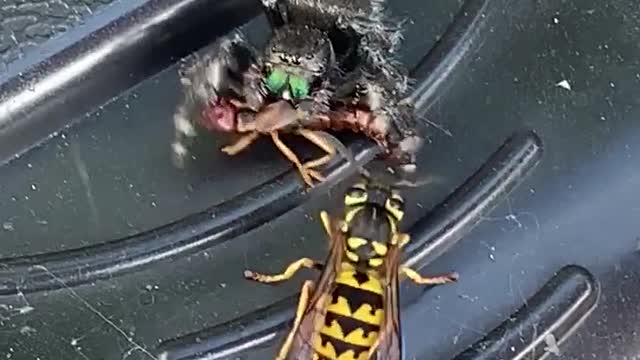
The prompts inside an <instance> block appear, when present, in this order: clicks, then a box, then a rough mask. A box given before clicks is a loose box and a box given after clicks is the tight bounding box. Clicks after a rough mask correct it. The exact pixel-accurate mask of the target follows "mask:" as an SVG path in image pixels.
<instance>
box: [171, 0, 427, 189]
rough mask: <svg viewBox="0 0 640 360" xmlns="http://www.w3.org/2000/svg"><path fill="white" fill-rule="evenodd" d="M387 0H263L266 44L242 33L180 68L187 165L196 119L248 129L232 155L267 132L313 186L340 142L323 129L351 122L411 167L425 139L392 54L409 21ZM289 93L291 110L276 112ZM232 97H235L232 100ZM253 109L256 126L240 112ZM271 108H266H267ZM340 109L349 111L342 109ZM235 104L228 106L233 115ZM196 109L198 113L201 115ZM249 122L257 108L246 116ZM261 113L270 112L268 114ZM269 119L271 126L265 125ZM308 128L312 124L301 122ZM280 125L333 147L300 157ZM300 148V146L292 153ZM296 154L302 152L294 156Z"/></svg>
mask: <svg viewBox="0 0 640 360" xmlns="http://www.w3.org/2000/svg"><path fill="white" fill-rule="evenodd" d="M385 3H386V2H385V1H384V0H357V1H344V0H320V1H319V0H262V7H263V11H264V13H265V14H266V16H267V19H268V20H269V24H270V27H271V30H272V34H271V36H270V37H269V39H268V41H267V42H266V44H265V45H264V46H262V47H260V48H258V47H256V46H254V45H252V44H251V43H250V42H249V41H247V40H246V39H245V38H244V36H243V35H242V34H240V33H236V34H234V35H232V36H230V37H227V38H223V39H222V40H220V41H218V42H217V43H216V44H215V45H214V46H213V47H212V48H211V49H208V51H206V52H205V53H204V55H202V56H198V55H194V56H193V60H194V61H192V62H191V63H187V64H186V65H185V66H183V67H182V68H181V83H182V85H183V94H184V100H183V102H182V103H181V104H179V105H178V108H177V110H176V113H175V114H174V126H175V129H176V135H175V140H174V142H173V144H172V148H173V153H174V159H175V160H176V163H177V164H178V165H180V166H182V162H183V161H184V158H185V156H186V155H187V153H188V151H187V145H188V143H189V139H190V138H192V137H194V136H195V135H196V131H195V128H194V123H197V122H200V123H202V122H203V121H204V122H205V123H208V124H209V125H210V127H209V129H214V130H218V131H224V132H231V133H238V134H240V135H241V137H240V138H239V139H238V141H237V142H235V143H234V144H232V145H229V146H227V147H224V148H223V149H222V151H223V152H225V153H227V154H229V155H233V154H236V153H237V152H239V151H240V150H242V149H244V148H246V147H247V146H249V144H251V143H252V142H253V141H254V140H255V139H256V138H257V137H258V136H259V135H260V134H268V135H270V136H271V138H272V140H273V141H274V143H275V144H276V146H277V147H278V148H279V149H280V151H282V152H283V153H284V154H285V155H286V156H287V158H288V159H289V160H291V161H292V162H294V163H295V164H296V166H297V167H298V170H299V171H300V173H301V175H302V176H303V179H304V180H305V182H306V183H307V184H309V185H310V186H311V184H312V178H314V179H316V180H322V179H323V178H322V176H321V175H320V174H319V172H317V171H315V170H314V169H315V168H317V167H318V166H320V165H323V164H325V163H326V162H328V160H327V159H330V158H331V157H332V155H334V154H335V153H336V142H335V141H329V140H327V138H328V137H327V136H319V135H318V134H320V135H324V134H325V133H320V132H318V131H319V130H328V129H331V130H342V129H349V130H352V131H356V132H360V133H363V134H364V135H365V136H368V137H369V138H371V139H373V140H374V141H375V142H376V143H378V145H380V146H381V147H382V148H383V149H384V150H385V153H387V155H390V156H389V158H394V159H401V160H402V161H401V165H402V166H403V167H404V166H405V165H407V166H406V168H408V169H413V167H414V163H415V154H416V152H417V150H418V149H419V148H420V147H421V145H422V138H421V136H420V135H419V134H418V132H417V130H416V128H417V122H416V121H415V119H414V116H413V111H412V109H411V106H410V105H409V104H408V103H407V102H406V101H403V99H404V95H405V94H406V92H407V90H408V83H409V78H408V76H407V75H406V69H404V68H403V67H402V66H400V64H399V62H398V61H397V60H396V59H395V57H396V52H397V49H398V47H399V44H400V42H401V40H402V31H401V28H402V26H401V25H402V22H398V21H395V19H392V18H391V17H390V16H389V15H388V13H387V10H386V9H385ZM282 102H287V103H288V104H289V105H290V106H291V107H293V110H295V111H290V112H289V113H287V114H286V116H274V114H277V112H274V111H273V109H274V108H269V106H270V105H273V104H274V103H276V104H278V105H277V107H276V108H277V109H278V110H282V111H283V110H286V109H284V108H283V107H282V106H281V105H282ZM230 103H232V104H234V107H233V108H231V107H229V106H228V105H229V104H230ZM239 110H242V111H243V112H245V113H249V114H250V113H253V115H254V120H255V123H256V124H255V126H254V129H249V130H247V129H246V128H243V127H242V126H240V125H242V124H241V123H240V122H234V121H228V119H233V118H235V115H236V114H237V112H238V111H239ZM264 111H267V115H266V116H265V115H261V114H262V112H264ZM336 111H338V112H342V113H343V114H349V113H350V114H351V115H350V116H335V115H336ZM229 114H231V116H229ZM196 119H199V121H196ZM246 119H247V121H246V122H244V124H247V123H248V122H249V119H250V117H247V118H246ZM261 119H266V120H265V122H261ZM264 129H268V131H264ZM304 130H310V131H304ZM280 132H290V133H297V134H298V135H302V136H304V137H305V138H307V139H309V140H310V141H312V142H313V143H314V144H316V145H317V146H319V147H320V148H321V149H322V150H323V151H325V152H326V153H327V156H324V157H322V159H323V160H322V161H320V160H319V159H316V160H312V161H310V162H308V163H306V164H301V163H300V161H299V160H296V161H294V160H293V159H294V156H292V154H293V151H292V150H291V149H289V148H288V147H286V145H285V144H284V143H283V142H282V141H280V139H279V137H278V135H279V133H280ZM293 155H295V154H293ZM296 159H297V157H296Z"/></svg>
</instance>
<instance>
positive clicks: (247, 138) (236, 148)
mask: <svg viewBox="0 0 640 360" xmlns="http://www.w3.org/2000/svg"><path fill="white" fill-rule="evenodd" d="M259 136H260V134H259V133H258V132H250V133H248V134H246V135H243V136H242V137H240V139H238V140H236V142H234V143H233V144H231V145H227V146H225V147H223V148H222V149H220V150H221V151H222V152H224V153H226V154H228V155H235V154H237V153H239V152H240V151H242V150H244V149H245V148H246V147H247V146H249V145H251V144H252V143H253V142H254V141H256V139H257V138H258V137H259Z"/></svg>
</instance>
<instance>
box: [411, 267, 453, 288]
mask: <svg viewBox="0 0 640 360" xmlns="http://www.w3.org/2000/svg"><path fill="white" fill-rule="evenodd" d="M400 272H401V273H402V274H404V275H405V276H406V277H408V278H409V279H411V280H412V281H413V282H414V283H416V284H419V285H442V284H448V283H452V282H455V281H457V280H458V274H457V273H448V274H443V275H438V276H430V277H426V276H422V275H420V274H419V273H418V272H417V271H415V270H413V269H411V268H410V267H407V266H401V267H400Z"/></svg>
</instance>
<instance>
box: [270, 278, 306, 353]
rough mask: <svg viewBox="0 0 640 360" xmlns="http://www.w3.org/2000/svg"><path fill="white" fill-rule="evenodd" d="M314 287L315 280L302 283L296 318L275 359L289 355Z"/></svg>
mask: <svg viewBox="0 0 640 360" xmlns="http://www.w3.org/2000/svg"><path fill="white" fill-rule="evenodd" d="M312 289H313V282H312V281H311V280H307V281H305V282H304V285H302V291H301V292H300V298H299V299H298V308H297V309H296V318H295V320H293V327H292V328H291V331H290V332H289V335H287V339H286V340H285V342H284V343H283V344H282V347H281V348H280V351H279V352H278V355H277V356H276V359H275V360H285V359H286V358H287V355H289V350H291V345H292V344H293V338H294V336H295V334H296V332H297V331H298V328H299V327H300V323H301V322H302V316H303V315H304V311H305V310H306V309H307V306H308V305H309V299H310V298H311V290H312Z"/></svg>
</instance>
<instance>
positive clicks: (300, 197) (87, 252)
mask: <svg viewBox="0 0 640 360" xmlns="http://www.w3.org/2000/svg"><path fill="white" fill-rule="evenodd" d="M469 1H470V2H483V3H484V2H488V1H489V0H469ZM187 3H192V2H187ZM218 4H219V2H218ZM223 4H225V3H223ZM218 6H220V5H218ZM176 14H177V13H174V14H173V15H171V16H176ZM165 15H166V16H165V18H163V19H162V22H170V23H172V22H174V21H176V22H179V21H178V20H179V19H181V18H178V19H175V20H174V19H173V18H171V17H170V14H165ZM460 18H461V17H458V19H460ZM156 20H157V21H159V22H160V21H161V20H160V19H156ZM122 21H125V20H122ZM469 25H470V24H469V23H468V22H458V23H454V24H453V25H452V26H450V27H449V29H448V32H447V33H445V34H444V36H443V39H445V40H443V41H445V42H447V43H453V42H454V41H455V39H456V38H457V37H458V36H459V34H463V33H466V32H465V31H464V30H463V29H462V28H463V27H465V26H469ZM157 26H158V27H160V24H157ZM182 30H183V31H185V30H184V29H182ZM156 35H157V34H156ZM444 50H446V49H445V48H443V47H440V50H439V51H444ZM439 51H435V52H434V51H431V52H429V54H427V55H426V57H431V56H436V57H438V58H440V59H447V56H446V54H442V53H441V52H439ZM134 52H135V51H134ZM427 63H431V62H429V61H426V60H423V61H421V62H420V64H427ZM424 71H425V68H424V67H423V66H422V65H420V66H418V67H416V68H414V71H413V72H412V77H413V78H415V79H421V76H422V77H424V76H426V73H425V72H424ZM441 84H442V83H438V82H432V86H434V87H438V86H440V85H441ZM435 90H436V89H432V88H431V87H426V86H421V85H419V86H418V88H417V89H416V90H415V91H414V93H413V96H414V97H420V96H419V94H418V92H421V91H429V92H431V93H432V94H434V93H436V91H435ZM418 110H419V109H418ZM349 148H350V149H351V151H352V152H353V153H354V155H355V157H356V158H357V159H358V161H357V162H358V163H359V164H364V163H366V162H368V161H370V160H372V159H373V158H374V157H375V155H376V154H377V153H378V149H377V148H376V147H375V146H374V145H373V144H372V143H371V142H369V141H366V140H356V141H355V142H354V143H352V144H350V145H349ZM0 154H1V151H0ZM345 168H346V164H345V163H344V161H342V162H340V163H339V164H337V165H336V166H335V167H334V168H332V169H329V170H328V173H329V176H328V179H327V182H325V183H324V184H321V185H319V186H316V187H315V188H314V190H313V191H311V193H315V192H316V191H322V190H323V189H325V188H327V187H330V186H331V185H332V184H335V183H336V182H338V181H340V180H341V179H344V178H346V177H347V176H349V175H350V174H351V173H352V172H353V171H355V168H354V167H349V168H348V169H346V170H345ZM343 170H345V171H343ZM306 198H307V193H304V192H303V187H302V184H301V182H300V179H299V176H298V175H297V172H296V171H294V170H291V171H289V172H287V173H286V174H283V175H281V176H280V177H278V178H276V179H273V180H270V181H268V182H267V183H264V184H261V185H259V186H257V187H255V188H254V189H252V190H249V191H248V192H247V193H245V194H242V195H240V196H238V197H236V198H234V199H231V200H229V201H227V202H225V203H222V204H220V205H216V206H213V207H212V208H210V209H208V210H206V211H204V212H202V213H199V214H194V215H191V216H188V217H186V218H184V219H182V220H179V221H176V222H174V223H171V224H167V225H164V226H162V227H160V228H157V229H153V230H150V231H148V232H145V233H141V234H136V235H134V236H131V237H128V238H124V239H118V240H114V241H111V242H107V243H102V244H98V245H94V246H90V247H85V248H78V249H71V250H66V251H61V252H55V253H45V254H38V255H29V256H21V257H16V258H8V259H0V296H3V295H13V294H16V293H18V292H19V291H21V292H23V293H32V292H37V291H43V290H54V289H59V288H62V287H64V286H69V287H71V286H77V285H80V284H85V283H89V282H92V281H96V280H99V279H105V278H111V277H114V276H118V275H121V274H124V273H126V272H130V271H133V270H134V269H137V268H140V267H141V266H143V265H148V264H150V263H153V262H156V261H159V260H163V259H166V258H168V257H170V256H178V255H181V256H184V255H187V254H189V253H193V252H196V251H198V250H201V249H205V248H209V247H212V246H215V245H219V244H221V243H223V242H224V241H227V240H230V239H232V238H233V237H235V236H237V235H240V234H242V233H244V232H247V231H249V230H251V229H253V228H255V227H257V226H260V225H261V224H262V223H264V222H267V221H269V220H271V219H274V218H276V217H277V216H280V215H282V214H284V213H285V212H287V211H289V210H291V209H293V208H295V207H296V206H299V205H300V204H301V203H302V202H303V201H304V200H305V199H306ZM255 199H260V201H256V200H255ZM54 275H55V276H54Z"/></svg>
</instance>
